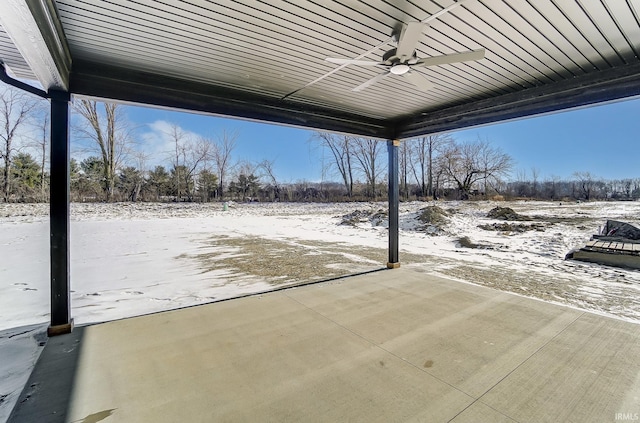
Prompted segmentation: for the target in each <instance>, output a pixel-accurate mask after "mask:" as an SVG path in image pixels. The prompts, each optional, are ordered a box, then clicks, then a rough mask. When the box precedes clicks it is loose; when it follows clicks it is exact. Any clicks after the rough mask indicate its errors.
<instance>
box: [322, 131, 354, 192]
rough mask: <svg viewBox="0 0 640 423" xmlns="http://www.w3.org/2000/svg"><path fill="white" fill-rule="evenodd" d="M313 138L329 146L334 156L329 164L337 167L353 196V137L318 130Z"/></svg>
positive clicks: (345, 185)
mask: <svg viewBox="0 0 640 423" xmlns="http://www.w3.org/2000/svg"><path fill="white" fill-rule="evenodd" d="M313 139H315V140H317V141H319V143H320V145H321V146H322V147H323V148H327V149H328V150H329V151H330V152H331V155H332V156H333V161H330V162H329V163H328V164H327V165H328V166H330V167H331V168H333V169H335V170H336V171H337V172H338V173H339V174H340V177H341V178H342V182H343V184H344V187H345V189H346V190H347V196H348V197H349V198H351V197H352V196H353V173H354V165H353V160H354V157H353V151H352V145H351V140H352V139H353V138H351V137H349V136H346V135H334V134H329V133H327V132H316V133H315V135H314V136H313Z"/></svg>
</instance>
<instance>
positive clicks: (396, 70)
mask: <svg viewBox="0 0 640 423" xmlns="http://www.w3.org/2000/svg"><path fill="white" fill-rule="evenodd" d="M390 71H391V73H392V74H394V75H404V74H405V73H407V72H409V66H408V65H395V66H394V67H392V68H391V69H390Z"/></svg>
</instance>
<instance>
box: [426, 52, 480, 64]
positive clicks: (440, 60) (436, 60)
mask: <svg viewBox="0 0 640 423" xmlns="http://www.w3.org/2000/svg"><path fill="white" fill-rule="evenodd" d="M484 53H485V50H484V49H483V48H481V49H478V50H471V51H467V52H465V53H453V54H443V55H441V56H433V57H426V58H424V59H420V60H418V63H416V64H415V65H413V66H437V65H446V64H449V63H458V62H469V61H471V60H480V59H483V58H484Z"/></svg>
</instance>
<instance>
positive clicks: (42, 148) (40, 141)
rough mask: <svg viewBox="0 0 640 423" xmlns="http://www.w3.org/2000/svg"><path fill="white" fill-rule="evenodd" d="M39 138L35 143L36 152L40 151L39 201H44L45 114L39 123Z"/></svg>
mask: <svg viewBox="0 0 640 423" xmlns="http://www.w3.org/2000/svg"><path fill="white" fill-rule="evenodd" d="M40 130H41V131H42V132H41V133H40V138H39V139H38V141H37V146H38V150H40V155H41V157H40V196H41V198H42V200H41V201H45V200H46V198H47V193H46V191H45V174H46V172H45V168H46V164H47V147H48V145H49V115H48V114H45V115H44V118H43V119H42V120H41V121H40Z"/></svg>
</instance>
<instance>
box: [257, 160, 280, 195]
mask: <svg viewBox="0 0 640 423" xmlns="http://www.w3.org/2000/svg"><path fill="white" fill-rule="evenodd" d="M258 167H259V168H260V169H262V171H263V172H264V176H265V177H266V178H267V180H268V181H269V184H270V185H271V186H272V188H273V198H272V200H276V201H279V200H280V186H279V185H278V180H277V179H276V174H275V172H274V170H273V168H274V160H263V161H262V162H260V164H259V165H258Z"/></svg>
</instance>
